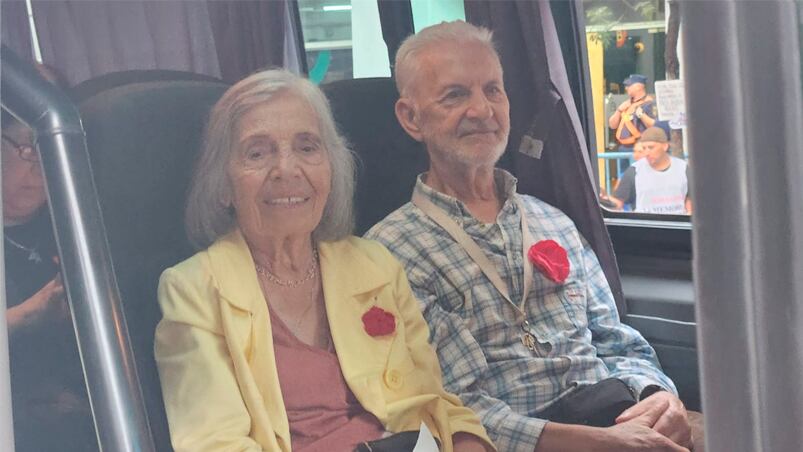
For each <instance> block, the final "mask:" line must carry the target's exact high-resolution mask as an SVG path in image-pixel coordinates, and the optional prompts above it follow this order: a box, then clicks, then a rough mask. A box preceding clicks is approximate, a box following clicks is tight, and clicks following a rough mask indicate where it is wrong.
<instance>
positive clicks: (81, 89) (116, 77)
mask: <svg viewBox="0 0 803 452" xmlns="http://www.w3.org/2000/svg"><path fill="white" fill-rule="evenodd" d="M178 80H195V81H203V82H218V83H223V82H222V81H221V80H220V79H217V78H215V77H212V76H211V75H204V74H196V73H194V72H187V71H172V70H168V69H152V70H150V69H132V70H129V71H119V72H110V73H108V74H103V75H100V76H98V77H94V78H91V79H89V80H84V81H83V82H81V83H79V84H77V85H75V86H74V87H72V88H71V89H70V97H71V98H72V99H73V100H75V101H76V102H78V103H81V102H83V101H84V100H86V99H89V98H90V97H92V96H94V95H95V94H98V93H100V92H102V91H108V90H110V89H112V88H116V87H118V86H125V85H130V84H132V83H145V82H155V81H178Z"/></svg>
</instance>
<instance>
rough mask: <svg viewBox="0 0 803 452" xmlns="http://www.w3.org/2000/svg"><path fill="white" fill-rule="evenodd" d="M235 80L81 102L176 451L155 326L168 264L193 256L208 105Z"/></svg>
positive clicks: (115, 246) (133, 309)
mask: <svg viewBox="0 0 803 452" xmlns="http://www.w3.org/2000/svg"><path fill="white" fill-rule="evenodd" d="M227 88H228V86H227V85H226V84H224V83H222V82H214V81H187V80H182V81H169V80H158V81H150V82H142V83H130V84H124V85H120V86H115V87H112V88H110V89H106V90H100V91H99V92H97V93H95V94H94V95H92V96H90V97H88V98H86V99H85V100H84V101H83V102H82V103H81V104H80V106H79V109H80V112H81V117H82V120H83V123H84V127H85V129H86V134H87V146H88V149H89V154H90V160H91V164H92V170H93V175H94V180H95V185H96V187H97V191H98V195H99V199H100V204H101V210H102V212H103V217H104V222H105V226H106V234H107V237H108V241H109V246H110V250H111V254H112V261H113V262H114V267H115V274H116V276H117V282H118V285H119V288H120V294H121V298H122V302H123V306H124V312H125V316H126V322H127V324H128V329H129V333H130V336H131V342H132V346H133V349H134V356H135V359H136V362H137V369H138V372H139V377H140V382H141V383H142V389H143V394H144V396H145V402H146V408H147V411H148V417H149V421H150V424H151V429H152V432H153V434H154V440H155V442H156V447H157V450H160V451H161V450H167V451H169V450H171V448H170V440H169V434H168V430H167V423H166V417H165V414H164V405H163V402H162V397H161V391H160V385H159V380H158V374H157V372H156V366H155V362H154V359H153V334H154V330H155V327H156V324H157V322H158V321H159V319H160V318H161V313H160V310H159V307H158V304H157V299H156V288H157V284H158V279H159V275H160V274H161V272H162V271H163V270H164V269H165V268H167V267H170V266H172V265H175V264H176V263H178V262H180V261H181V260H183V259H185V258H187V257H189V256H190V255H191V254H192V252H193V250H192V247H191V246H190V245H189V243H188V242H187V239H186V234H185V232H184V221H183V219H184V205H185V194H186V192H187V189H188V186H189V181H190V178H191V174H192V169H193V164H194V162H195V156H196V154H197V152H198V150H199V148H200V141H201V135H202V130H203V127H204V124H205V122H206V118H207V115H208V112H209V110H210V108H211V107H212V105H214V103H215V102H216V101H217V100H218V99H219V98H220V96H221V95H222V94H223V92H224V91H225V90H226V89H227Z"/></svg>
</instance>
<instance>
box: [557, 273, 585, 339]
mask: <svg viewBox="0 0 803 452" xmlns="http://www.w3.org/2000/svg"><path fill="white" fill-rule="evenodd" d="M558 295H559V298H560V301H561V303H562V304H563V307H564V309H565V310H566V313H567V314H568V316H569V318H570V319H571V322H572V325H573V326H574V327H575V328H577V329H578V330H580V331H581V332H582V331H585V330H586V329H587V328H588V313H587V309H586V308H587V300H586V290H585V287H584V285H583V284H581V283H579V282H578V281H576V280H570V281H567V282H566V283H565V284H563V286H562V287H560V288H559V289H558Z"/></svg>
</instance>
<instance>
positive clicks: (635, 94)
mask: <svg viewBox="0 0 803 452" xmlns="http://www.w3.org/2000/svg"><path fill="white" fill-rule="evenodd" d="M625 92H626V93H627V95H628V96H630V98H631V99H634V100H635V99H639V98H641V97H643V96H644V92H645V91H644V84H643V83H632V84H630V85H628V86H626V87H625Z"/></svg>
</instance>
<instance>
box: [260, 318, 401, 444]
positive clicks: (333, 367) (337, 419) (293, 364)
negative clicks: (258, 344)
mask: <svg viewBox="0 0 803 452" xmlns="http://www.w3.org/2000/svg"><path fill="white" fill-rule="evenodd" d="M270 314H271V316H270V318H271V325H272V327H273V348H274V351H275V353H276V367H277V369H278V371H279V385H280V386H281V388H282V396H283V397H284V408H285V411H286V412H287V419H288V421H289V423H290V438H291V441H292V447H293V451H294V452H317V451H322V452H323V451H326V452H330V451H352V450H354V448H355V447H356V446H357V444H360V443H362V442H363V441H373V440H375V439H379V438H381V437H382V435H383V433H384V431H385V429H384V427H383V426H382V424H381V423H380V422H379V420H378V419H377V418H376V417H375V416H374V415H373V414H371V413H369V412H368V411H366V410H365V409H364V408H363V407H362V405H360V402H359V401H357V398H356V397H354V394H352V392H351V390H350V389H349V387H348V385H347V384H346V380H345V379H344V378H343V373H342V372H341V371H340V363H339V362H338V360H337V355H336V354H335V353H334V352H331V351H328V350H324V349H322V348H317V347H313V346H311V345H307V344H305V343H304V342H302V341H301V340H299V339H298V338H297V337H296V336H295V335H294V334H293V333H292V332H291V331H290V329H289V328H288V327H287V325H285V324H284V322H283V321H282V320H281V319H280V318H279V316H278V315H277V314H276V312H275V311H274V310H272V309H271V310H270Z"/></svg>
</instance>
